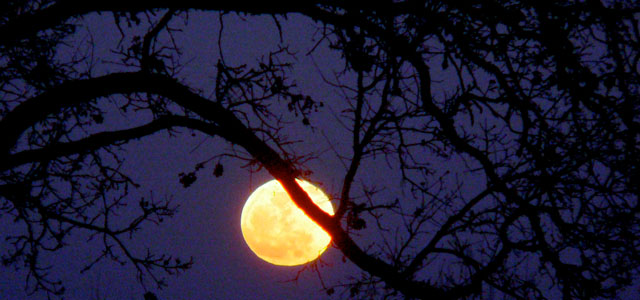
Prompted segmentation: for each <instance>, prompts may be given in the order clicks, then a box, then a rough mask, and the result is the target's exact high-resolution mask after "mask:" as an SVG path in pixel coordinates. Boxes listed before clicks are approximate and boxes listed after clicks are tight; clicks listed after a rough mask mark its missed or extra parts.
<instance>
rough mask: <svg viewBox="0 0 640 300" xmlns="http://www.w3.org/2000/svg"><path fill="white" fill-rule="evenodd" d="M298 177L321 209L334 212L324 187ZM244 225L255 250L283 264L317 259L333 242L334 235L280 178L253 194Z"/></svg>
mask: <svg viewBox="0 0 640 300" xmlns="http://www.w3.org/2000/svg"><path fill="white" fill-rule="evenodd" d="M296 181H297V182H298V184H299V185H300V187H301V188H302V189H303V190H304V191H305V192H307V194H308V195H309V197H311V200H312V201H313V202H314V203H315V204H316V205H317V206H318V207H319V208H320V209H322V210H324V211H325V212H327V213H328V214H330V215H333V214H334V212H333V206H332V205H331V201H329V197H327V195H325V194H324V193H323V192H322V190H320V189H319V188H317V187H316V186H314V185H313V184H311V183H309V182H307V181H304V180H298V179H296ZM240 227H241V228H242V235H243V236H244V240H245V241H246V242H247V245H249V248H250V249H251V251H253V252H254V253H255V254H256V255H257V256H258V257H260V258H261V259H263V260H265V261H267V262H269V263H272V264H274V265H280V266H296V265H302V264H305V263H307V262H310V261H313V260H315V259H316V258H318V257H319V256H320V255H321V254H322V253H323V252H324V251H325V250H326V249H327V246H328V245H329V242H331V236H329V234H328V233H327V232H325V231H324V230H323V229H322V228H321V227H320V226H319V225H318V224H316V223H315V222H314V221H312V220H311V219H310V218H309V217H308V216H307V215H306V214H305V213H304V212H303V211H302V210H301V209H300V208H298V206H296V205H295V203H294V202H293V200H291V198H290V197H289V194H288V193H287V192H286V191H285V189H284V188H283V187H282V185H281V184H280V182H278V181H277V180H271V181H269V182H267V183H265V184H263V185H261V186H260V187H258V188H257V189H256V190H255V191H254V192H253V193H252V194H251V195H250V196H249V198H248V199H247V202H246V203H245V204H244V207H243V208H242V216H241V218H240Z"/></svg>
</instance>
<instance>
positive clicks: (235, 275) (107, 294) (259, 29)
mask: <svg viewBox="0 0 640 300" xmlns="http://www.w3.org/2000/svg"><path fill="white" fill-rule="evenodd" d="M223 20H224V31H223V37H222V45H223V55H224V59H225V61H226V62H227V63H228V64H229V65H239V64H249V65H252V64H253V65H255V64H256V62H257V60H258V59H260V57H263V56H266V55H267V54H268V51H269V50H276V49H277V46H278V44H279V36H278V31H277V27H276V25H275V23H274V22H273V20H272V19H271V18H270V17H238V16H237V15H233V14H231V15H226V16H224V19H223ZM281 21H282V20H281ZM83 25H84V28H80V29H79V30H78V32H77V36H79V37H81V38H82V37H84V38H86V37H87V33H88V32H90V33H91V36H92V37H93V40H94V42H95V43H96V48H95V57H96V58H98V59H105V58H108V57H110V54H109V49H115V47H116V45H117V43H118V41H119V39H120V34H119V33H118V31H117V28H116V27H115V25H114V24H113V18H112V16H111V15H110V14H103V15H101V16H100V15H95V14H92V15H89V16H87V17H85V18H84V20H83ZM172 25H173V26H175V27H180V28H183V29H184V32H183V33H178V34H176V37H177V39H178V40H177V42H178V43H179V45H181V46H183V50H184V55H183V61H184V62H185V69H184V71H183V74H184V75H183V76H182V77H183V78H184V79H185V80H186V81H187V82H188V83H189V84H191V85H192V86H194V87H197V88H200V89H202V90H203V91H208V92H204V93H203V94H204V95H207V94H208V93H210V92H211V91H213V80H214V76H215V66H216V62H217V60H218V58H219V51H218V46H217V45H218V32H219V29H220V26H219V19H218V14H217V13H196V12H191V13H189V18H188V23H187V25H186V26H185V23H184V20H181V19H179V18H176V19H175V21H174V22H173V23H172ZM282 26H283V30H282V32H283V39H284V44H285V45H289V47H290V50H291V51H294V52H296V53H297V55H296V58H297V59H298V61H297V62H296V64H295V69H294V70H292V71H293V72H292V77H294V78H295V81H296V83H297V85H298V86H299V87H300V90H302V91H304V93H306V94H310V95H312V96H313V97H314V98H317V99H321V101H323V102H324V103H325V105H326V106H325V109H324V110H321V111H319V112H318V113H316V114H313V115H312V116H311V118H310V121H311V124H312V125H313V126H314V128H313V129H311V128H310V127H306V126H303V124H302V122H301V119H300V118H295V116H293V115H291V116H290V117H291V120H290V121H291V122H292V124H291V125H290V126H287V128H286V129H285V130H284V131H283V134H286V135H288V136H289V138H290V139H291V140H299V141H300V142H299V143H297V144H295V145H294V147H295V151H296V152H299V153H305V152H309V151H314V152H315V153H319V154H320V155H319V157H318V159H316V160H313V161H311V162H309V163H308V164H307V166H308V167H309V168H310V169H311V170H313V172H314V174H313V175H312V177H311V179H312V180H314V181H317V182H321V183H322V184H323V189H324V191H325V192H326V193H327V194H331V193H336V192H337V191H338V188H339V187H340V176H342V174H343V173H344V172H343V170H344V167H343V166H342V165H341V163H340V161H339V160H338V159H337V158H336V155H335V153H333V152H332V151H331V150H330V149H329V148H330V147H329V146H328V144H327V140H326V139H325V138H324V136H326V137H327V138H330V139H331V140H332V141H333V143H334V144H333V146H334V147H336V148H338V150H340V148H341V147H343V148H342V149H341V150H342V151H347V148H344V147H348V143H341V142H340V141H339V139H340V138H341V137H345V138H346V131H345V130H346V129H345V128H342V127H341V126H338V125H337V124H336V120H335V117H334V116H333V114H334V112H336V111H337V112H339V111H340V110H342V109H344V107H342V106H341V103H340V98H339V95H338V94H337V91H336V90H332V88H331V87H329V86H328V84H326V83H324V82H323V81H322V78H321V77H320V73H319V72H320V71H322V72H323V74H324V75H325V76H329V77H331V76H333V75H332V72H333V71H334V70H335V71H340V70H341V69H342V68H343V62H342V61H341V60H340V58H339V55H338V53H337V52H331V51H330V50H328V49H327V48H326V45H325V44H323V45H322V46H321V47H320V48H318V49H317V50H316V51H315V52H314V53H313V55H310V56H308V55H305V54H306V53H307V52H308V51H309V50H311V48H312V47H313V46H314V44H315V42H314V41H313V39H312V38H313V36H314V33H315V31H316V30H318V29H319V26H318V25H316V24H314V23H312V22H310V21H309V20H307V19H303V18H300V17H297V16H293V15H292V16H289V20H288V21H284V22H282ZM165 37H166V36H165ZM292 62H293V61H292ZM99 65H100V67H98V68H96V72H95V74H94V75H96V76H97V75H100V70H101V69H102V70H104V69H106V68H110V69H109V70H112V69H113V68H114V67H113V66H105V65H106V64H105V63H102V64H100V63H99ZM320 69H321V70H320ZM114 105H115V104H105V105H104V108H105V110H106V111H109V110H111V111H115V110H114V107H115V106H114ZM280 109H282V108H280ZM137 117H138V116H127V117H126V118H123V117H122V116H121V115H119V114H114V113H111V114H107V115H106V118H105V125H104V126H105V127H104V128H106V129H109V130H114V129H116V128H120V127H123V126H124V125H131V124H136V118H137ZM142 117H144V116H141V118H142ZM311 137H312V138H311ZM347 141H348V140H347ZM221 149H224V150H229V149H230V147H229V145H228V143H226V142H224V141H222V140H221V139H220V138H211V137H208V136H204V135H202V134H200V133H196V134H195V135H193V136H192V134H191V132H189V131H188V130H185V129H179V130H177V133H176V134H175V136H173V137H171V136H169V134H167V133H166V132H161V133H158V134H154V135H152V136H148V137H145V138H143V139H141V140H139V141H133V142H131V143H129V144H127V145H126V146H125V147H124V150H125V151H126V152H127V155H126V156H125V158H126V163H125V167H126V168H127V169H128V170H130V171H131V173H130V174H133V178H134V179H135V180H136V181H137V183H139V184H140V185H141V188H140V189H139V190H137V191H135V192H134V193H132V194H131V195H130V197H132V199H137V198H138V197H155V198H172V199H173V202H172V203H174V204H178V205H180V208H179V209H178V213H177V215H176V216H175V217H173V218H171V219H166V220H164V222H163V223H162V224H160V226H155V225H153V224H147V225H146V226H143V228H142V230H141V231H140V232H137V234H136V235H135V236H134V238H133V239H132V240H130V241H129V243H130V245H133V248H134V249H136V248H140V249H138V250H142V249H141V248H142V247H136V245H140V246H150V247H151V249H155V250H156V251H158V252H163V253H170V254H175V255H178V256H180V257H184V258H187V259H188V258H189V257H193V258H194V262H195V263H194V265H193V267H192V268H191V269H190V270H188V271H187V272H185V273H182V274H180V275H179V276H164V274H161V275H163V276H164V277H165V278H166V279H167V283H168V287H167V288H164V289H163V290H157V289H156V288H155V286H154V284H153V283H151V282H149V281H148V282H146V286H147V287H148V290H149V291H153V292H154V293H156V294H157V295H158V297H159V299H287V298H289V299H294V298H306V299H324V298H326V294H325V293H324V292H323V290H322V286H321V283H320V280H319V279H318V275H317V274H316V273H315V272H313V271H311V270H308V269H307V270H305V268H303V267H281V266H274V265H270V264H268V263H266V262H264V261H262V260H260V259H259V258H258V257H257V256H255V255H254V254H253V253H252V252H251V251H250V249H249V248H248V246H247V245H246V244H245V242H244V240H243V238H242V233H241V231H240V214H241V211H242V206H243V205H244V201H245V200H246V198H247V197H248V196H249V194H250V193H251V191H252V190H253V189H255V188H256V187H258V186H260V185H261V184H262V183H264V182H266V181H268V180H270V179H272V178H271V176H270V175H269V174H268V173H267V172H266V171H264V170H260V171H257V172H250V171H249V170H248V169H247V168H243V165H244V162H241V161H237V160H231V159H226V160H223V161H222V163H223V166H224V175H223V176H222V177H219V178H216V177H214V176H213V175H211V173H210V172H208V171H207V173H208V176H201V177H200V178H199V179H198V180H197V181H196V182H195V183H194V184H193V185H192V186H191V187H189V188H184V187H183V186H182V185H181V184H180V182H179V180H178V179H179V178H178V174H179V173H181V172H190V171H191V170H193V168H194V166H195V164H196V163H197V162H199V161H202V160H206V159H208V158H210V157H211V156H213V155H215V154H219V153H220V152H221V151H220V150H221ZM370 175H372V174H370ZM363 179H364V180H366V179H367V178H363ZM134 206H135V203H134ZM0 222H2V224H1V227H2V228H3V230H4V228H11V226H12V224H11V222H10V221H9V220H8V219H7V218H2V219H0ZM88 238H89V236H88V234H87V232H83V231H81V230H78V231H76V232H75V233H74V234H73V235H72V239H70V240H69V241H68V247H65V248H64V249H63V250H61V251H59V252H57V253H56V254H54V255H49V256H47V257H46V261H48V262H50V264H51V265H53V268H52V269H51V274H52V275H53V276H54V277H55V278H59V279H61V280H62V281H63V282H64V284H65V287H66V292H65V298H66V299H98V298H99V299H142V295H143V294H144V292H145V291H144V290H143V288H142V287H141V286H140V284H138V282H137V280H136V276H135V275H136V273H135V270H134V269H133V266H132V265H131V264H130V263H129V264H127V265H125V266H120V265H119V264H117V263H114V262H112V261H109V260H104V261H102V262H100V263H99V264H98V265H97V266H95V267H94V268H93V269H91V270H89V271H87V272H84V273H80V270H82V268H83V266H84V264H86V263H88V262H90V261H91V260H92V259H93V258H94V257H95V255H96V254H97V253H99V251H100V247H101V244H100V243H99V242H97V241H95V240H91V241H90V242H87V240H88ZM321 260H322V263H321V264H320V265H321V267H320V274H321V275H322V279H323V280H325V282H326V283H327V284H329V283H335V282H336V280H338V279H343V278H344V277H345V276H346V275H349V274H351V275H357V269H356V268H355V267H354V266H353V265H351V264H350V263H343V262H342V255H341V254H340V252H339V251H338V250H336V249H334V248H331V247H330V248H329V249H328V250H327V251H326V252H325V253H324V254H323V256H322V258H321ZM298 273H300V274H299V277H298V280H297V281H293V282H290V281H292V280H294V279H295V278H296V277H297V276H298ZM25 274H26V273H25V271H24V270H20V271H17V272H14V271H13V269H7V268H0V295H2V297H1V298H2V299H22V298H24V297H26V294H25V292H24V283H25V282H24V278H25ZM29 298H30V299H46V296H45V295H44V293H36V294H34V295H32V296H30V297H29Z"/></svg>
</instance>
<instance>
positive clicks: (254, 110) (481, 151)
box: [0, 0, 640, 299]
mask: <svg viewBox="0 0 640 300" xmlns="http://www.w3.org/2000/svg"><path fill="white" fill-rule="evenodd" d="M244 2H245V1H233V2H232V3H224V4H219V3H217V2H213V1H212V2H211V3H210V4H201V1H198V2H196V1H190V0H183V1H154V2H151V1H138V2H135V3H133V4H132V2H131V1H127V2H125V1H93V2H87V1H76V0H67V1H64V0H59V1H54V0H41V1H8V2H6V3H4V4H2V7H1V8H2V9H0V11H2V19H1V20H2V21H1V23H0V36H2V39H1V42H0V43H1V44H0V51H1V55H2V60H1V61H2V64H1V69H0V70H1V71H0V74H1V75H0V76H1V78H2V81H1V84H2V107H1V111H0V112H1V115H2V120H1V121H0V132H2V135H3V137H4V139H3V144H2V147H1V149H0V153H2V154H1V155H2V156H3V159H2V162H1V163H0V168H1V170H2V173H1V175H0V199H1V201H2V202H1V203H2V205H1V206H0V207H1V209H2V216H7V217H11V218H13V220H15V222H18V223H20V224H23V225H24V228H25V230H24V231H23V232H22V233H21V234H20V235H18V236H6V238H8V239H9V241H10V242H11V243H12V245H13V247H12V248H11V249H6V250H3V252H4V253H3V263H4V265H20V264H24V265H25V266H26V267H27V268H28V269H29V270H30V273H29V275H28V276H29V277H30V279H31V280H33V281H32V282H34V285H33V286H32V288H33V289H35V290H44V291H46V292H47V293H51V294H60V293H61V292H62V291H63V290H62V289H61V287H62V285H61V283H60V282H57V281H56V280H55V279H52V278H49V277H48V276H47V274H46V272H45V271H44V270H43V269H42V266H41V264H40V257H41V255H42V254H43V253H48V252H52V253H55V252H56V251H57V250H59V249H60V248H61V247H64V245H65V240H66V238H67V236H68V234H69V233H70V232H72V231H74V230H79V229H83V230H89V231H92V232H94V233H95V234H96V235H98V236H101V237H102V238H103V239H104V251H103V252H102V253H101V254H98V255H97V258H96V261H98V260H100V259H104V258H110V259H114V260H118V261H128V262H130V263H132V264H134V265H135V266H136V268H137V270H138V275H139V276H140V277H141V278H142V277H143V276H150V277H151V278H152V279H154V280H156V281H157V282H158V283H159V284H161V283H162V281H161V280H160V279H159V278H157V277H156V275H155V274H156V271H157V270H164V271H167V272H169V273H175V272H179V271H183V270H186V269H188V268H189V267H190V265H191V263H192V262H191V261H188V260H187V261H181V260H179V259H175V258H173V256H170V255H158V254H154V253H150V252H148V253H144V254H142V255H140V254H138V253H133V252H131V251H129V248H128V246H127V244H126V243H125V242H123V240H122V237H123V236H126V235H128V234H131V233H133V232H135V231H136V230H137V229H138V228H139V227H140V226H142V225H144V224H145V223H146V222H158V221H159V220H160V218H162V217H167V216H171V215H173V214H174V207H172V206H171V204H170V203H168V202H163V201H156V200H150V199H141V200H139V201H137V202H138V203H139V211H140V215H139V216H138V217H136V218H134V219H132V220H120V221H119V222H110V221H109V220H111V218H116V217H115V212H116V211H117V210H118V209H121V206H122V204H124V203H132V202H134V201H136V200H134V199H129V198H128V197H127V194H128V191H129V189H131V188H136V187H138V186H137V184H136V183H135V182H134V181H133V180H132V179H131V178H130V176H129V175H127V174H125V173H123V172H121V171H120V168H119V166H120V165H121V163H122V155H124V153H121V151H119V150H118V149H119V146H121V145H123V144H126V143H127V142H128V141H131V140H133V139H141V138H143V137H145V136H148V135H150V134H153V133H155V132H158V131H171V130H172V129H173V128H188V129H190V130H194V131H199V132H202V133H205V134H208V135H210V136H211V137H221V138H223V139H225V140H226V141H227V142H228V143H229V144H231V145H233V147H235V148H234V149H238V150H242V151H245V152H246V153H247V154H248V155H249V156H245V155H244V154H243V153H242V152H237V151H232V152H229V153H221V154H218V155H217V156H215V157H214V158H212V159H211V160H209V161H207V162H203V163H197V164H195V165H194V171H193V172H190V173H186V174H185V173H183V174H181V175H180V176H181V177H180V180H181V183H183V185H184V186H185V187H186V186H189V185H190V184H191V183H193V181H195V180H197V177H198V175H199V174H200V173H199V172H203V170H205V169H207V168H210V169H211V170H212V171H213V173H214V174H215V176H221V175H223V166H222V164H221V163H220V161H221V158H222V157H224V158H225V159H245V160H247V162H248V163H249V164H250V165H253V166H259V167H262V168H265V169H266V170H268V172H269V173H270V174H271V175H273V177H275V178H276V179H278V180H279V181H280V182H281V183H282V184H283V185H284V187H285V189H286V190H287V191H288V193H289V194H290V195H291V196H292V198H293V199H294V201H295V202H296V204H297V205H298V206H299V207H300V208H302V209H303V210H304V211H305V212H306V213H307V214H308V215H309V216H310V217H311V218H312V219H313V220H314V221H316V222H317V223H318V224H319V225H320V226H322V227H323V228H324V229H325V230H326V231H327V232H329V233H330V234H331V236H332V238H333V244H334V246H335V247H336V248H338V249H339V250H340V251H341V252H342V253H343V254H344V256H345V257H346V258H347V259H348V260H350V261H351V262H352V263H354V264H355V265H357V266H358V267H359V268H360V269H361V270H362V277H361V278H360V279H357V280H355V281H351V282H345V283H344V284H343V285H341V287H343V288H344V290H345V291H347V292H348V293H350V295H351V296H352V297H357V296H359V297H364V296H367V295H368V296H369V297H374V296H375V295H379V296H386V297H398V298H401V297H406V298H418V299H426V298H436V299H462V298H485V297H489V296H488V295H494V296H496V295H497V296H504V297H505V298H514V299H529V298H537V299H538V298H539V299H544V298H550V297H553V295H558V294H560V295H562V298H563V299H590V298H596V297H613V296H615V295H616V294H617V293H618V292H619V291H620V290H621V289H622V288H624V287H627V286H629V285H630V284H631V283H632V280H633V279H636V278H637V273H638V271H639V270H640V268H639V266H640V255H639V253H640V252H639V251H640V243H639V242H638V241H640V236H639V235H640V218H639V216H640V215H639V213H640V210H639V206H638V195H639V192H640V191H639V186H640V182H639V177H640V176H639V175H640V173H639V171H638V166H639V165H640V155H639V151H640V146H639V143H640V131H639V130H640V123H639V122H640V119H639V118H638V115H639V113H640V101H638V96H639V89H638V86H639V85H638V84H639V80H640V74H639V70H640V68H639V65H638V61H639V60H640V55H639V49H640V34H639V32H640V28H639V26H640V25H639V22H638V20H639V16H640V7H639V6H638V4H637V3H635V2H634V1H591V0H589V1H558V2H552V3H547V2H545V3H542V2H539V1H488V0H487V1H484V0H480V1H471V2H468V1H413V0H407V1H376V2H374V3H370V4H367V5H366V6H364V5H358V4H356V3H350V2H347V1H345V3H341V2H336V1H284V0H283V1H275V2H274V1H272V2H269V3H268V4H267V3H265V4H254V3H253V2H251V3H250V4H249V3H248V2H247V3H244ZM195 10H203V11H207V12H209V13H211V14H215V13H221V14H225V13H238V14H243V15H247V16H248V17H251V16H253V15H257V14H262V15H271V16H273V20H274V22H275V23H277V24H279V22H285V21H286V16H287V15H288V14H299V15H302V16H305V17H308V18H311V19H313V20H314V21H316V22H317V24H318V26H319V28H320V29H321V32H322V42H325V43H329V45H330V47H331V48H332V49H335V50H336V51H338V52H339V53H340V54H341V55H342V57H343V59H344V60H343V62H344V70H343V72H342V73H340V74H338V75H337V77H336V78H337V79H336V80H333V81H331V83H332V84H333V85H335V86H336V88H338V89H341V90H342V91H343V92H344V93H343V95H344V99H343V100H344V101H345V103H346V104H347V105H348V106H349V109H347V110H345V111H343V112H342V113H341V114H339V115H337V116H336V117H337V118H338V119H339V120H340V121H341V122H342V123H343V124H345V125H346V126H348V128H349V130H350V132H351V137H349V142H350V153H338V155H339V156H340V157H341V158H343V159H344V160H345V162H346V166H345V171H344V173H343V174H342V176H343V177H342V178H343V179H342V187H341V189H340V192H339V193H338V194H337V195H336V198H337V201H338V203H339V204H338V208H337V212H336V214H335V215H334V216H329V215H327V214H326V213H324V212H323V211H322V210H320V209H318V208H317V207H316V206H315V205H313V204H312V202H311V201H310V199H309V197H308V196H307V195H306V193H305V192H304V191H303V190H302V189H301V188H300V187H299V186H298V185H297V183H296V182H295V180H294V179H295V178H298V177H306V176H309V175H310V172H311V171H313V170H307V169H306V168H305V165H304V163H305V161H306V159H308V158H309V157H308V156H306V155H305V154H302V155H296V154H295V144H293V145H291V144H290V141H288V140H287V139H286V138H285V137H283V136H280V135H279V131H280V130H281V129H282V128H283V127H286V126H294V125H291V124H289V123H287V122H284V121H283V120H286V118H291V117H292V116H291V115H287V113H291V114H292V115H294V116H298V118H301V119H302V122H301V123H302V124H303V125H302V126H313V124H311V123H310V121H309V118H308V117H309V116H311V115H312V114H313V113H314V111H316V110H317V109H322V107H321V105H322V103H321V102H319V101H317V100H316V99H313V98H312V97H309V96H308V95H306V94H305V93H304V91H297V90H296V87H295V86H294V84H293V83H292V81H291V79H290V78H289V77H288V73H287V72H288V70H289V67H290V64H289V63H286V62H284V63H283V62H282V61H284V60H282V59H281V58H282V57H286V56H289V55H292V54H291V53H289V52H288V51H287V49H286V47H284V46H283V47H282V48H281V49H279V51H275V52H272V53H267V54H266V55H265V57H264V58H263V60H262V61H261V62H260V63H259V64H257V65H256V66H255V67H248V66H231V65H229V64H227V63H226V62H225V60H224V59H221V60H220V61H219V62H218V64H217V69H216V72H217V76H216V78H215V82H214V84H215V93H213V95H212V96H211V97H207V96H205V94H204V93H202V92H200V91H198V90H197V89H195V88H193V87H190V86H189V85H187V84H186V83H185V80H184V77H183V76H184V75H183V74H181V73H180V67H181V64H180V63H179V58H180V53H181V52H180V49H181V47H183V46H182V45H178V44H176V43H173V42H172V41H173V39H172V37H173V36H174V35H179V34H180V33H179V32H178V31H176V28H174V27H172V26H174V25H172V24H173V23H172V21H173V20H175V19H176V18H178V19H179V18H185V17H186V16H187V15H188V14H189V13H190V12H191V13H192V12H193V11H195ZM96 12H97V13H107V14H111V15H113V19H114V22H115V23H116V24H117V25H118V26H119V28H121V32H122V40H121V47H120V48H119V49H114V50H115V52H116V53H115V55H116V57H117V59H118V61H117V63H113V64H110V65H109V66H108V68H107V71H106V73H104V74H102V75H96V73H95V71H94V69H93V68H94V66H93V64H92V60H91V58H90V55H89V54H88V53H85V54H87V55H84V56H83V55H75V56H65V57H61V56H60V55H57V54H58V53H57V52H56V51H57V49H59V48H60V47H62V46H63V45H65V44H67V43H70V42H74V41H75V40H74V30H75V29H76V28H77V26H78V25H79V24H81V23H82V21H83V17H84V16H86V15H88V14H91V13H96ZM143 25H144V26H143ZM140 28H148V30H146V31H145V32H142V33H140V32H138V33H136V31H135V30H134V29H138V30H139V29H140ZM80 54H82V53H80ZM105 102H110V103H116V104H117V105H118V107H119V110H120V112H121V113H123V114H126V113H128V112H130V111H131V110H133V111H136V112H138V113H145V114H146V117H147V118H146V119H144V123H140V124H137V125H135V126H132V127H128V128H120V129H118V130H114V131H100V130H101V128H104V127H101V126H100V124H101V123H102V121H103V120H104V118H105V114H107V113H114V112H108V111H105V110H104V109H103V108H102V106H101V105H102V103H105ZM273 103H285V104H286V105H287V107H288V109H289V112H280V111H278V110H273V109H271V108H270V105H272V104H273ZM296 124H298V123H296ZM307 154H308V153H307ZM311 155H312V154H311ZM380 158H384V159H385V162H386V164H387V166H388V168H390V169H391V170H392V171H393V172H397V174H399V176H401V178H402V182H403V183H402V185H401V186H400V187H397V186H396V187H394V188H397V189H400V190H401V191H403V192H402V193H400V194H398V195H396V196H395V197H391V198H389V197H388V195H383V194H384V193H377V192H378V191H379V190H380V188H388V187H387V186H384V184H380V186H377V187H376V188H373V187H367V186H363V187H359V186H358V185H357V184H356V182H357V178H358V176H361V175H362V174H361V173H359V170H360V169H361V166H362V165H363V164H365V163H370V162H375V163H380V160H379V159H380ZM447 164H458V165H459V166H458V165H456V167H455V168H453V167H451V168H448V169H447V170H443V169H441V168H440V167H442V166H446V165H447ZM382 167H383V168H386V166H382ZM469 178H473V179H474V181H475V183H476V184H477V185H476V186H473V187H470V186H469V185H468V184H465V182H464V179H469ZM390 184H391V183H390ZM125 221H126V222H125ZM372 234H376V235H379V236H380V237H381V239H379V240H373V241H371V240H368V239H365V237H366V236H368V235H372ZM360 239H362V241H359V240H360ZM115 249H118V251H115ZM119 253H123V254H122V255H119ZM525 265H528V266H530V267H529V268H526V267H523V266H525ZM88 267H90V266H88ZM434 271H437V272H434ZM327 292H328V293H329V294H332V293H333V292H334V287H327Z"/></svg>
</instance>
